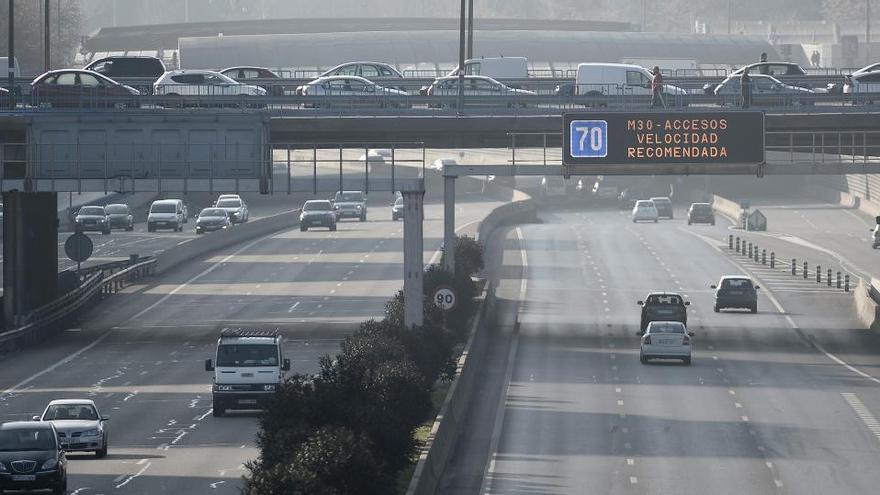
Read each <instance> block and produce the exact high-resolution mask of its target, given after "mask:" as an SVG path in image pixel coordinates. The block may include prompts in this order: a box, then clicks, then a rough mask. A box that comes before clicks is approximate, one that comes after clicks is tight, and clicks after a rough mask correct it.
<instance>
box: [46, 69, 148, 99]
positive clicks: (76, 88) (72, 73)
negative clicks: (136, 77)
mask: <svg viewBox="0 0 880 495" xmlns="http://www.w3.org/2000/svg"><path fill="white" fill-rule="evenodd" d="M139 97H140V92H139V91H138V90H136V89H134V88H132V87H131V86H126V85H124V84H120V83H118V82H116V81H114V80H113V79H110V78H109V77H107V76H103V75H101V74H98V73H97V72H92V71H87V70H81V69H61V70H52V71H49V72H46V73H45V74H42V75H40V76H38V77H37V78H36V79H34V81H33V82H32V83H31V105H33V106H35V107H40V106H51V107H73V108H101V107H106V108H121V107H129V108H136V107H139V106H140V103H139Z"/></svg>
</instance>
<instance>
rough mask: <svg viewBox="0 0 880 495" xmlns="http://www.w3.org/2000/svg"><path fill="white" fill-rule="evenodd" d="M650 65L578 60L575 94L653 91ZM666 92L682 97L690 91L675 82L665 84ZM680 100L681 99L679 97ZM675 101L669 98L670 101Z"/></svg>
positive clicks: (622, 93) (643, 93)
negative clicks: (675, 84)
mask: <svg viewBox="0 0 880 495" xmlns="http://www.w3.org/2000/svg"><path fill="white" fill-rule="evenodd" d="M652 77H653V76H652V75H651V73H650V72H648V69H645V68H644V67H641V66H639V65H630V64H604V63H591V64H578V68H577V77H576V79H575V83H576V86H575V94H577V95H590V96H601V95H608V96H629V95H636V96H638V95H648V96H650V95H651V78H652ZM663 94H664V95H666V96H667V97H669V96H671V97H673V98H677V99H678V100H680V98H681V97H683V96H685V95H687V91H685V90H683V89H681V88H679V87H678V86H673V85H671V84H664V85H663ZM678 100H677V101H678ZM677 101H675V102H670V101H667V102H666V104H667V105H671V104H673V103H677Z"/></svg>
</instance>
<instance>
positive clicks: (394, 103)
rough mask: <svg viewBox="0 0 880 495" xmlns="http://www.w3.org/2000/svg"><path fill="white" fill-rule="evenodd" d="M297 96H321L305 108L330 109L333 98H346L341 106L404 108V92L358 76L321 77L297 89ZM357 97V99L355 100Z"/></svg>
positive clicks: (405, 94)
mask: <svg viewBox="0 0 880 495" xmlns="http://www.w3.org/2000/svg"><path fill="white" fill-rule="evenodd" d="M297 94H299V95H302V96H323V97H325V98H323V99H321V101H320V102H319V103H313V102H310V103H308V104H307V106H323V107H330V106H333V105H335V104H337V103H335V102H334V101H333V100H332V97H335V96H344V97H348V99H347V100H345V101H344V102H339V103H338V104H339V105H343V106H356V105H369V106H380V107H386V106H390V107H401V106H406V105H407V102H406V98H405V97H406V96H408V95H407V93H406V91H401V90H399V89H394V88H387V87H385V86H379V85H378V84H376V83H374V82H373V81H370V80H368V79H365V78H363V77H358V76H322V77H319V78H317V79H315V80H313V81H310V82H309V83H308V84H304V85H302V86H300V87H299V88H297ZM355 97H357V98H355Z"/></svg>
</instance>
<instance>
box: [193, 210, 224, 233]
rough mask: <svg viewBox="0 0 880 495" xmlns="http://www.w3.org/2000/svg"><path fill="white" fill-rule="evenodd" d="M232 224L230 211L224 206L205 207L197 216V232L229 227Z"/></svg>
mask: <svg viewBox="0 0 880 495" xmlns="http://www.w3.org/2000/svg"><path fill="white" fill-rule="evenodd" d="M231 226H232V221H231V220H230V218H229V212H227V211H226V210H225V209H223V208H213V207H212V208H205V209H203V210H202V211H201V212H199V216H198V218H196V234H204V233H205V232H213V231H215V230H223V229H228V228H229V227H231Z"/></svg>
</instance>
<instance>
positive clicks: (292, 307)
mask: <svg viewBox="0 0 880 495" xmlns="http://www.w3.org/2000/svg"><path fill="white" fill-rule="evenodd" d="M297 306H299V301H297V302H296V303H295V304H294V305H293V306H291V307H290V309H288V310H287V312H288V313H293V310H295V309H296V307H297Z"/></svg>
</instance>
